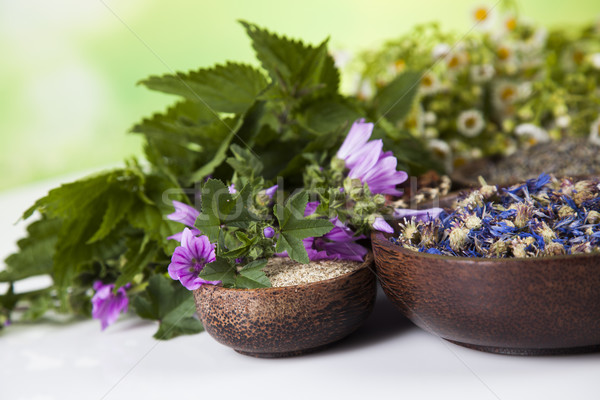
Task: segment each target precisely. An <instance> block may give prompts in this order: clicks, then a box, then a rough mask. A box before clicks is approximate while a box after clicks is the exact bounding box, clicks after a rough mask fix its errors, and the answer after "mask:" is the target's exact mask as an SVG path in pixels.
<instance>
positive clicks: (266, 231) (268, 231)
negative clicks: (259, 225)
mask: <svg viewBox="0 0 600 400" xmlns="http://www.w3.org/2000/svg"><path fill="white" fill-rule="evenodd" d="M263 235H265V237H266V238H267V239H271V238H272V237H273V236H275V229H273V228H272V227H270V226H267V227H266V228H265V229H263Z"/></svg>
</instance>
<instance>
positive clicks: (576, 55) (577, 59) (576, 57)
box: [573, 50, 585, 65]
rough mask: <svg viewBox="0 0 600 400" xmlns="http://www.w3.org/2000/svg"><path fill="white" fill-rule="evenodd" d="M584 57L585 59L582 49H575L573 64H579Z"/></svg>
mask: <svg viewBox="0 0 600 400" xmlns="http://www.w3.org/2000/svg"><path fill="white" fill-rule="evenodd" d="M584 59H585V54H584V53H583V51H579V50H575V51H574V52H573V61H574V62H575V64H577V65H581V63H583V60H584Z"/></svg>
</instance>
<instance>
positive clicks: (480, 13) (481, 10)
mask: <svg viewBox="0 0 600 400" xmlns="http://www.w3.org/2000/svg"><path fill="white" fill-rule="evenodd" d="M471 15H472V16H473V20H474V21H475V27H476V28H477V29H479V30H483V31H485V30H488V29H490V28H491V27H492V25H493V23H494V13H493V11H492V9H490V8H489V7H485V6H479V7H475V8H474V9H473V11H472V14H471Z"/></svg>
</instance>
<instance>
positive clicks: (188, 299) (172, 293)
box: [133, 275, 203, 340]
mask: <svg viewBox="0 0 600 400" xmlns="http://www.w3.org/2000/svg"><path fill="white" fill-rule="evenodd" d="M133 307H134V309H135V311H136V313H137V314H138V315H139V316H140V317H142V318H144V319H152V320H158V321H159V322H160V326H159V329H158V331H157V332H156V333H155V334H154V337H155V338H156V339H159V340H167V339H171V338H173V337H175V336H179V335H187V334H193V333H198V332H201V331H202V330H203V327H202V323H201V322H200V321H199V320H198V319H196V318H195V317H194V316H195V314H196V307H195V305H194V298H193V295H192V292H190V291H189V290H187V289H186V288H184V287H183V286H181V284H179V282H174V281H172V280H171V279H169V278H166V277H164V276H163V275H154V276H153V277H151V278H150V280H149V283H148V287H147V288H146V291H145V292H144V293H143V294H142V295H139V296H137V297H135V298H134V300H133Z"/></svg>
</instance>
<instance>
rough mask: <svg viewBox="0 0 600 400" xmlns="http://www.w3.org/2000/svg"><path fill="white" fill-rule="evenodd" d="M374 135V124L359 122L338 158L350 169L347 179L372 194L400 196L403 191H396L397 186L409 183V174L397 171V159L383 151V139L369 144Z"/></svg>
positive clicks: (350, 132) (341, 148)
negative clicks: (367, 189) (366, 186)
mask: <svg viewBox="0 0 600 400" xmlns="http://www.w3.org/2000/svg"><path fill="white" fill-rule="evenodd" d="M372 133H373V124H372V123H365V122H364V119H361V120H358V121H356V122H355V123H354V124H353V125H352V127H351V128H350V131H349V132H348V135H347V136H346V139H345V140H344V143H342V145H341V146H340V149H339V150H338V152H337V157H338V158H340V159H342V160H344V161H345V163H346V167H347V168H348V169H350V171H349V172H348V177H350V178H351V179H360V181H361V182H362V183H366V184H367V185H368V186H369V190H371V192H372V193H374V194H378V193H381V194H389V195H393V196H401V195H402V191H400V190H397V189H396V186H397V185H399V184H401V183H402V182H404V181H406V179H407V178H408V175H407V174H406V172H404V171H396V166H397V165H398V160H397V159H396V157H394V155H393V154H392V152H391V151H388V152H383V142H382V141H381V139H377V140H372V141H370V142H369V141H368V140H369V138H370V137H371V134H372Z"/></svg>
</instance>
